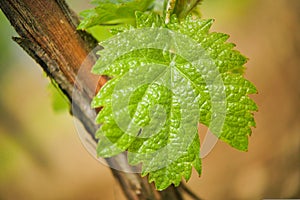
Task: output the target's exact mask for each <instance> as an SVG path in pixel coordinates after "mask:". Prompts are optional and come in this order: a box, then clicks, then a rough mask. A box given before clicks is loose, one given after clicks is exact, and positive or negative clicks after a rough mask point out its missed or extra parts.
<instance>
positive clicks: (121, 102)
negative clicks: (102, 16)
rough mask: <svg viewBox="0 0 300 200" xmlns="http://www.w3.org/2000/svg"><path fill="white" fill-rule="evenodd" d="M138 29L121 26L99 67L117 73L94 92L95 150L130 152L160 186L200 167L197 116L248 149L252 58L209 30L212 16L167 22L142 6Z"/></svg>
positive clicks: (176, 182) (109, 153) (102, 153)
mask: <svg viewBox="0 0 300 200" xmlns="http://www.w3.org/2000/svg"><path fill="white" fill-rule="evenodd" d="M136 23H137V24H136V28H133V27H130V28H128V29H125V28H123V29H122V31H120V32H119V33H118V34H116V36H115V37H113V38H112V39H109V40H106V41H104V42H102V43H101V45H102V46H103V47H104V49H103V50H101V51H99V54H100V55H101V56H100V58H99V60H98V61H97V63H96V64H95V66H94V68H93V72H94V73H96V74H101V75H107V76H110V77H112V79H111V80H110V81H108V82H107V83H106V84H105V85H104V87H103V88H101V90H100V91H99V93H98V94H97V95H96V97H95V98H94V99H93V102H92V106H93V107H94V108H98V107H103V109H102V110H101V111H100V112H99V114H98V116H97V119H96V121H97V123H99V124H102V126H101V128H100V129H99V130H98V131H97V134H96V136H97V138H98V139H99V143H98V147H97V153H98V156H101V157H111V156H114V155H117V154H119V153H121V152H124V151H127V152H128V161H129V163H130V164H131V165H137V164H139V163H142V176H146V175H149V181H150V182H151V181H154V182H155V185H156V188H157V189H158V190H163V189H165V188H167V187H168V186H169V185H171V184H174V185H175V186H178V185H179V184H180V181H181V179H182V177H184V178H185V179H186V180H189V178H190V176H191V172H192V167H194V168H195V169H196V171H197V172H198V173H199V174H200V173H201V159H200V154H199V152H200V141H199V137H198V129H197V125H198V123H202V124H204V125H206V126H207V127H208V128H209V129H210V131H211V132H212V133H214V134H215V135H217V136H218V137H219V139H221V140H223V141H224V142H226V143H228V144H229V145H231V146H232V147H234V148H236V149H239V150H242V151H247V148H248V136H249V135H250V134H251V127H253V126H255V122H254V118H253V111H256V110H257V106H256V104H255V103H254V102H253V101H252V100H251V99H250V98H249V97H248V94H253V93H256V92H257V91H256V88H255V86H254V85H253V84H252V83H250V82H249V81H248V80H246V79H245V78H243V76H242V75H243V71H244V64H245V63H246V62H247V58H246V57H244V56H243V55H241V54H240V53H239V52H238V51H236V50H234V49H233V48H234V46H235V45H234V44H232V43H228V42H226V40H227V39H228V38H229V36H228V35H226V34H223V33H210V32H209V29H210V27H211V25H212V23H213V20H201V19H192V17H187V18H186V19H185V20H181V21H178V20H177V18H176V17H174V16H173V17H172V18H171V19H170V22H168V24H165V22H164V19H162V18H161V17H160V16H158V15H156V14H154V13H150V14H145V13H140V12H138V13H136Z"/></svg>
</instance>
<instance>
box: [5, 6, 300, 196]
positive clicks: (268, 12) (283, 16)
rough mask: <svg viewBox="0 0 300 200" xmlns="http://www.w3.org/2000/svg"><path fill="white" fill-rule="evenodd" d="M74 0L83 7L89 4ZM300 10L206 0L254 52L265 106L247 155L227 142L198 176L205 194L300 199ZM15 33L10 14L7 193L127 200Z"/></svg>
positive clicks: (210, 12)
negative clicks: (59, 104)
mask: <svg viewBox="0 0 300 200" xmlns="http://www.w3.org/2000/svg"><path fill="white" fill-rule="evenodd" d="M68 3H69V5H70V7H71V8H72V9H74V10H75V11H76V12H79V11H82V10H84V9H86V8H88V7H89V5H88V4H89V1H88V0H69V1H68ZM299 11H300V1H299V0H276V1H273V0H264V1H260V0H243V1H240V0H204V2H203V4H202V13H203V17H204V18H214V19H216V21H215V24H214V26H213V31H220V32H225V33H228V34H230V35H231V38H230V41H231V42H234V43H236V44H237V48H238V49H239V50H240V51H241V52H242V53H243V54H245V55H246V56H247V57H249V58H250V60H249V62H248V63H247V71H246V77H247V78H248V79H249V80H250V81H252V82H253V83H254V84H255V85H256V86H257V88H258V91H259V94H258V95H253V96H252V97H253V98H254V100H255V101H256V102H257V104H258V106H259V112H258V113H256V114H255V118H256V121H257V128H254V129H253V134H252V136H251V138H250V145H249V151H248V152H247V153H244V152H240V151H237V150H235V149H233V148H231V147H229V146H228V145H226V144H224V143H223V142H220V141H219V142H218V144H217V145H216V147H215V148H214V150H213V151H212V152H211V153H210V154H209V156H208V157H206V158H205V159H204V160H203V173H202V176H201V177H200V178H199V177H198V176H197V175H196V173H194V175H193V177H192V178H191V180H190V181H189V182H188V185H189V186H190V187H191V188H192V189H193V190H194V191H195V193H197V194H199V196H201V197H202V198H204V199H208V200H219V199H220V200H221V199H232V200H234V199H241V200H256V199H257V200H258V199H263V198H300V114H299V113H300V81H299V76H300V12H299ZM12 36H17V34H16V33H15V32H14V30H13V28H12V27H11V26H10V25H9V23H8V21H7V20H6V18H5V17H4V15H3V14H2V12H0V91H1V92H0V200H13V199H22V200H38V199H44V200H69V199H70V200H71V199H72V200H81V199H88V200H94V199H97V200H98V199H105V200H110V199H112V200H114V199H115V200H121V199H124V197H123V195H122V192H121V191H120V188H119V187H118V185H117V183H116V181H115V180H114V179H113V177H112V175H111V173H110V170H109V168H107V167H106V166H104V165H103V164H101V163H99V162H98V161H97V160H96V159H94V158H93V157H92V156H91V155H90V154H89V153H88V152H87V151H86V150H85V149H84V147H83V146H82V144H81V142H80V140H79V138H78V136H77V132H76V129H75V127H74V121H73V118H72V117H71V116H70V115H69V113H68V112H67V111H63V112H57V111H55V110H54V109H53V104H54V105H57V103H53V100H52V99H53V97H52V96H53V92H51V90H53V89H51V88H50V89H49V86H48V85H49V81H48V79H47V78H46V77H45V75H44V73H43V72H42V70H41V68H40V67H39V66H38V65H37V64H36V63H35V62H34V61H33V60H32V59H31V58H30V57H29V56H28V55H27V54H26V53H25V52H24V51H23V50H22V49H21V48H20V47H18V46H17V45H16V44H15V43H14V42H13V41H12V40H11V37H12ZM56 110H60V109H56Z"/></svg>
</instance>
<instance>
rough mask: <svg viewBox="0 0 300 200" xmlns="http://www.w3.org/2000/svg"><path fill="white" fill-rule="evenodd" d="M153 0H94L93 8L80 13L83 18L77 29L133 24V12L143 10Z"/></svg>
mask: <svg viewBox="0 0 300 200" xmlns="http://www.w3.org/2000/svg"><path fill="white" fill-rule="evenodd" d="M153 1H154V0H94V1H92V3H93V4H94V5H95V6H96V7H95V8H93V9H90V10H85V11H83V12H81V13H80V16H81V17H82V18H83V20H82V21H81V22H80V24H79V26H78V27H77V29H81V30H86V29H88V28H90V27H93V26H96V25H116V24H134V23H135V12H136V11H141V12H144V11H146V10H148V8H150V7H151V6H153Z"/></svg>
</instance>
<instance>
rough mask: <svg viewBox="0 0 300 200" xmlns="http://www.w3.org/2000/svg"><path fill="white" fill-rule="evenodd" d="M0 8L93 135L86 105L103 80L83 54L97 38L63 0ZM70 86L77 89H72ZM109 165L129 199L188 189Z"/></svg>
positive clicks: (4, 2) (26, 0) (6, 0)
mask: <svg viewBox="0 0 300 200" xmlns="http://www.w3.org/2000/svg"><path fill="white" fill-rule="evenodd" d="M0 7H1V9H2V11H3V12H4V14H5V15H6V17H7V18H8V19H9V21H10V23H11V24H12V26H13V27H14V28H15V30H16V31H17V33H18V34H19V35H20V37H17V38H13V39H14V40H15V41H16V42H17V43H18V44H19V45H20V46H21V47H22V48H23V49H24V50H25V51H26V52H27V53H28V54H29V55H30V56H31V57H32V58H33V59H34V60H35V61H36V62H37V63H38V64H39V65H40V66H41V67H42V68H43V70H44V71H45V72H46V73H47V75H48V76H49V77H50V78H51V79H53V80H54V81H55V82H56V83H57V84H58V86H59V87H60V89H61V90H62V91H63V92H64V94H65V95H66V96H67V97H68V99H69V101H70V102H72V104H73V109H76V112H73V114H74V115H75V117H77V118H78V119H79V120H80V121H81V122H82V124H83V125H84V127H85V128H86V130H87V131H88V132H89V133H90V135H91V136H92V137H93V138H94V133H95V131H96V130H97V128H98V126H97V125H96V124H95V123H94V119H95V112H94V111H93V110H92V109H91V108H90V102H91V99H92V97H93V95H94V94H95V91H94V88H95V85H99V87H101V86H102V85H103V84H104V83H105V81H106V79H105V77H100V78H99V77H98V76H94V75H92V74H91V73H90V69H91V67H92V65H93V63H94V62H95V59H93V57H89V58H88V60H86V58H87V56H88V54H89V52H90V51H91V50H92V49H93V48H94V47H95V46H96V45H97V42H96V41H95V40H94V39H93V38H92V37H90V36H89V35H87V34H86V33H83V32H80V31H76V26H77V24H78V18H77V16H76V15H75V14H74V13H73V12H72V11H71V10H70V9H69V8H68V6H67V4H66V3H65V1H64V0H0ZM84 60H85V64H84V65H82V63H83V61H84ZM80 67H81V69H80V70H81V73H82V74H83V77H84V78H83V77H79V81H76V78H78V77H77V73H78V70H79V68H80ZM75 83H76V84H75ZM74 84H75V85H74ZM74 87H76V93H73V88H74ZM124 160H125V159H124V158H122V156H121V157H120V156H119V157H114V158H110V159H107V162H110V163H113V165H115V166H118V168H119V169H123V168H128V167H130V166H128V164H127V163H126V162H124ZM111 170H112V173H113V175H114V177H115V179H117V180H118V182H119V183H120V185H121V187H122V190H123V192H124V194H125V196H126V197H127V199H130V200H137V199H144V200H146V199H147V200H148V199H168V200H181V199H183V197H182V194H181V192H182V191H187V192H188V193H189V191H188V190H187V189H184V187H179V188H175V187H173V186H171V187H169V188H168V189H166V190H165V191H162V192H158V191H156V190H155V188H154V186H153V184H149V183H148V181H147V178H141V176H140V175H139V174H133V173H124V172H121V171H117V170H114V169H111ZM180 189H182V190H181V191H180ZM191 196H192V195H191ZM193 198H194V199H198V198H197V197H193Z"/></svg>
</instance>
